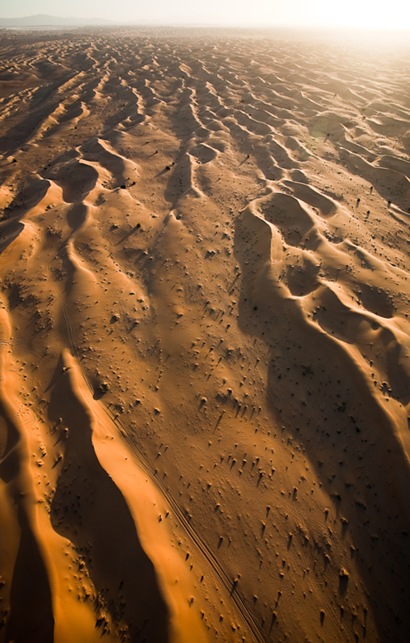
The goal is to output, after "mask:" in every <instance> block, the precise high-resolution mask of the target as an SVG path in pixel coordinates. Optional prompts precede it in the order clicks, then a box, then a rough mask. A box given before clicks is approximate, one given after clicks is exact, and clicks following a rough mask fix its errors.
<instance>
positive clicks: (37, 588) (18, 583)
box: [5, 507, 54, 643]
mask: <svg viewBox="0 0 410 643" xmlns="http://www.w3.org/2000/svg"><path fill="white" fill-rule="evenodd" d="M18 520H19V524H20V528H21V537H20V544H19V548H18V552H17V558H16V562H15V566H14V571H13V580H12V583H11V590H10V616H9V619H8V622H7V626H6V632H5V635H6V638H5V640H6V641H15V642H16V643H49V642H50V643H52V642H53V641H54V617H53V608H52V600H51V591H50V584H49V581H48V577H47V572H46V569H45V566H44V561H43V558H42V555H41V552H40V550H39V547H38V544H37V541H36V539H35V536H34V534H33V532H32V529H31V527H30V524H29V521H28V519H27V516H26V513H25V511H24V510H23V508H22V507H20V508H19V511H18Z"/></svg>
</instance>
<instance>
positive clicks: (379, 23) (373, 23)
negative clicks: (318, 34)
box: [313, 0, 410, 29]
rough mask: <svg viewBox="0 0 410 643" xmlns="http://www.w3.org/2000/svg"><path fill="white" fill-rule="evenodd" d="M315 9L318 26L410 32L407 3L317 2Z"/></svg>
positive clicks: (376, 0)
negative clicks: (407, 30)
mask: <svg viewBox="0 0 410 643" xmlns="http://www.w3.org/2000/svg"><path fill="white" fill-rule="evenodd" d="M313 10H314V14H315V15H314V16H313V18H314V19H315V21H316V24H317V25H318V26H320V25H324V26H327V25H329V26H334V27H352V28H360V29H410V5H407V4H405V3H404V2H403V0H390V1H389V2H381V1H380V0H344V1H343V2H330V1H329V0H315V2H314V3H313Z"/></svg>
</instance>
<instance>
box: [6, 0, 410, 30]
mask: <svg viewBox="0 0 410 643" xmlns="http://www.w3.org/2000/svg"><path fill="white" fill-rule="evenodd" d="M38 13H48V14H51V15H58V16H75V17H80V18H94V17H97V18H106V19H110V20H115V21H120V22H155V23H162V24H170V23H171V24H175V23H203V24H234V25H239V24H240V25H267V26H268V25H298V26H300V25H309V26H322V25H335V26H358V27H364V26H366V27H372V28H373V27H376V28H377V27H386V28H390V27H393V28H410V2H408V1H407V2H406V0H384V1H382V0H139V1H138V0H137V1H135V0H69V1H68V0H60V2H58V3H57V2H56V0H14V1H13V2H6V1H5V0H2V2H1V3H0V17H2V18H8V17H13V18H14V17H21V16H28V15H33V14H38Z"/></svg>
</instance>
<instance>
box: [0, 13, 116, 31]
mask: <svg viewBox="0 0 410 643" xmlns="http://www.w3.org/2000/svg"><path fill="white" fill-rule="evenodd" d="M114 24H115V23H114V22H111V21H110V20H101V19H100V18H73V17H69V18H62V17H60V16H49V15H47V14H42V13H41V14H37V15H35V16H26V17H24V18H0V27H3V28H4V27H24V28H25V27H91V26H95V27H104V26H110V25H114Z"/></svg>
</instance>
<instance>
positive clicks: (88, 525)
mask: <svg viewBox="0 0 410 643" xmlns="http://www.w3.org/2000/svg"><path fill="white" fill-rule="evenodd" d="M50 417H51V419H52V420H53V421H55V420H56V418H57V417H61V418H62V420H63V425H64V426H65V427H67V428H68V437H67V438H66V440H65V446H64V460H63V463H62V469H61V472H60V476H59V479H58V483H57V488H56V492H55V495H54V499H53V502H52V505H51V521H52V524H53V526H54V528H55V529H56V531H57V532H58V533H60V534H62V535H64V536H65V537H66V538H69V539H70V540H71V541H72V542H73V544H74V545H75V548H76V550H77V552H78V553H79V554H81V556H82V557H83V559H84V560H85V562H86V565H87V568H88V571H89V574H90V576H91V579H92V581H93V583H94V586H95V589H96V591H97V599H96V604H95V609H96V626H99V625H101V623H102V622H103V621H102V620H101V619H102V616H101V614H103V615H104V612H102V608H104V610H106V611H107V612H108V613H109V615H110V618H111V620H112V622H113V624H114V627H117V626H118V627H119V626H121V627H122V628H123V627H124V626H125V627H126V628H127V630H128V634H129V636H130V640H132V641H142V640H147V641H161V642H162V641H167V640H168V610H167V606H166V603H165V601H164V599H163V597H162V594H161V591H160V589H159V586H158V581H157V577H156V573H155V569H154V566H153V564H152V563H151V561H150V560H149V558H148V557H147V555H146V554H145V552H144V551H143V549H142V547H141V545H140V542H139V538H138V534H137V531H136V527H135V523H134V520H133V518H132V516H131V513H130V511H129V508H128V506H127V503H126V501H125V499H124V497H123V495H122V493H121V491H120V490H119V488H118V487H117V486H116V484H115V483H114V482H113V480H112V479H111V477H110V475H109V474H108V473H107V471H105V469H104V468H103V467H102V466H101V464H100V462H99V460H98V458H97V455H96V453H95V450H94V447H93V443H92V420H91V415H90V412H89V410H88V408H87V407H86V406H85V405H84V404H83V403H82V401H80V400H79V399H78V397H77V396H76V395H75V392H74V391H73V389H72V387H71V384H70V379H69V375H68V374H67V373H64V372H63V369H62V366H61V364H60V365H59V367H58V368H57V372H56V374H55V376H54V378H53V382H52V394H51V403H50Z"/></svg>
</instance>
